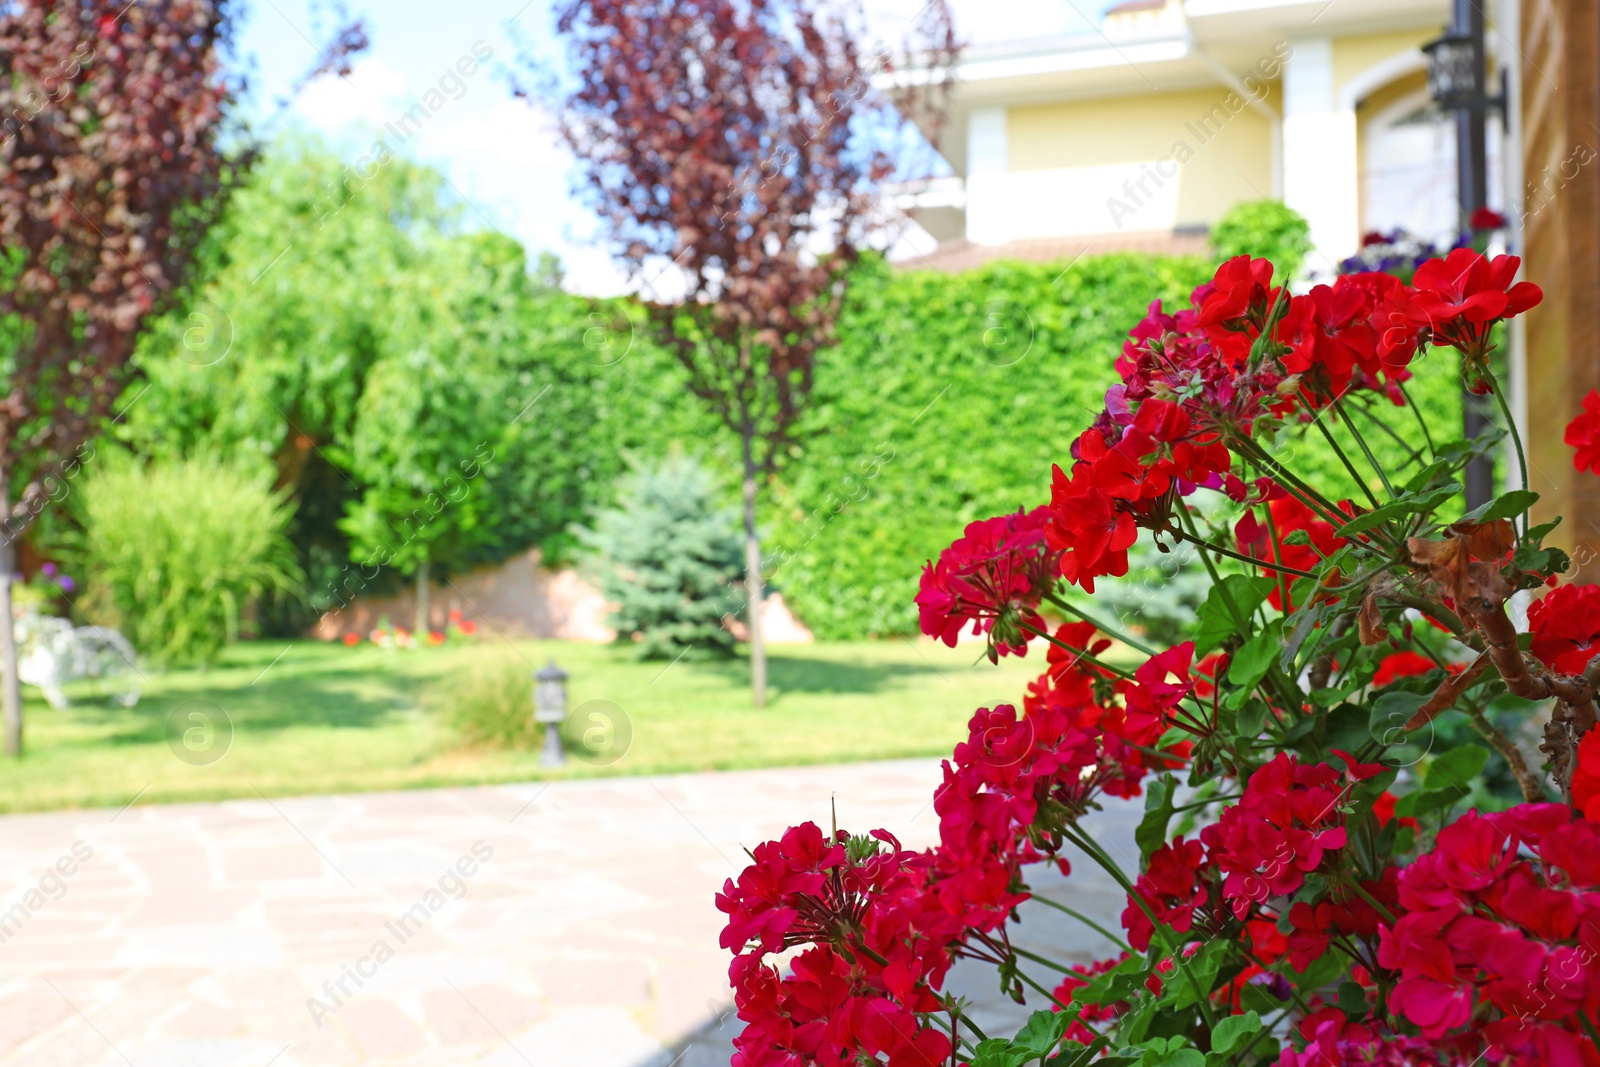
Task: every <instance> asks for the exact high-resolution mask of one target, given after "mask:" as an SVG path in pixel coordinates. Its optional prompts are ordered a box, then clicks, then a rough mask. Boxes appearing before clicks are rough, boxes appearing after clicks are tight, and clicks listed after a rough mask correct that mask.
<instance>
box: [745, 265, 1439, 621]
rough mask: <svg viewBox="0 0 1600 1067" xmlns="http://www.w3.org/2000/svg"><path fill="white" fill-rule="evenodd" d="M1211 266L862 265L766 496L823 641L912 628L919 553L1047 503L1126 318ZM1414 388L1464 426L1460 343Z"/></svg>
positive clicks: (778, 568)
mask: <svg viewBox="0 0 1600 1067" xmlns="http://www.w3.org/2000/svg"><path fill="white" fill-rule="evenodd" d="M1214 267H1215V265H1214V264H1213V263H1211V262H1210V261H1207V260H1202V259H1200V258H1197V257H1183V258H1177V257H1154V256H1145V255H1136V254H1116V255H1104V256H1094V257H1084V258H1081V259H1079V260H1077V261H1076V262H1074V263H1072V264H1071V265H1070V266H1069V265H1068V264H1066V263H1054V264H1035V263H1017V262H995V263H991V264H988V265H986V266H984V267H982V268H979V269H977V270H973V271H969V272H966V273H964V274H959V275H947V274H943V273H940V272H935V271H909V272H897V271H895V270H894V269H892V268H890V267H888V266H887V265H885V264H883V263H882V262H881V261H871V262H867V263H864V264H863V265H862V267H861V269H860V270H859V272H858V273H857V275H856V277H855V278H854V283H853V287H852V290H851V292H850V296H849V302H848V306H847V308H846V310H845V312H844V315H843V318H842V321H841V322H840V324H839V336H840V343H839V344H838V346H837V347H835V348H833V349H831V350H829V351H827V352H825V353H823V354H822V355H821V357H820V359H819V364H818V367H817V378H816V390H815V395H814V398H813V402H812V405H811V409H810V415H809V419H808V429H809V436H806V437H804V438H803V439H802V447H800V448H799V449H797V453H796V455H795V456H794V459H793V462H791V463H790V465H789V466H788V467H787V468H786V469H785V470H784V471H783V472H782V473H781V474H780V476H779V477H778V478H776V479H775V480H774V483H773V485H772V486H771V488H770V492H769V494H768V496H767V499H766V506H765V514H764V516H763V520H764V526H765V527H766V537H767V548H768V554H769V558H770V559H771V561H772V580H773V583H774V585H775V587H776V588H778V589H779V590H781V591H782V592H783V594H784V597H785V600H786V601H787V602H788V604H789V606H790V607H791V608H792V609H793V610H794V612H795V614H796V615H797V616H799V618H801V619H802V620H803V621H804V622H805V623H806V625H808V626H809V627H811V628H812V630H813V631H814V632H815V633H816V634H817V636H818V637H823V638H838V639H843V638H857V637H863V636H869V635H888V634H903V633H914V632H916V629H917V618H916V610H915V607H914V605H913V603H912V598H913V597H914V596H915V595H916V591H917V579H918V574H919V572H920V567H921V564H922V561H924V560H926V559H929V558H931V557H933V556H936V555H937V554H938V553H939V551H940V550H941V549H942V548H944V546H945V545H947V544H949V543H950V541H951V540H952V539H953V538H955V537H956V536H958V535H959V534H960V532H961V529H962V527H963V526H964V525H965V524H966V523H968V522H970V521H972V520H974V519H979V518H983V517H985V516H989V515H994V514H999V513H1000V512H1002V511H1006V510H1015V509H1016V508H1019V507H1035V506H1037V505H1039V504H1041V503H1044V502H1045V501H1046V500H1048V498H1049V490H1050V466H1051V464H1052V463H1053V462H1056V461H1058V460H1061V459H1063V458H1065V457H1066V456H1067V454H1068V449H1069V447H1070V445H1071V442H1072V440H1073V438H1075V437H1076V436H1077V435H1078V433H1080V432H1081V431H1082V430H1083V429H1084V428H1085V427H1086V426H1087V425H1088V423H1089V422H1090V421H1091V420H1092V419H1093V417H1094V416H1095V414H1096V413H1097V412H1098V411H1099V410H1100V408H1101V407H1102V406H1103V402H1104V395H1105V389H1106V387H1107V386H1108V385H1110V384H1112V383H1113V382H1114V381H1115V376H1114V372H1113V370H1112V364H1113V362H1114V360H1115V359H1116V356H1117V353H1118V352H1119V351H1120V348H1121V343H1122V340H1123V338H1124V336H1125V335H1126V333H1127V330H1128V329H1129V327H1131V326H1132V325H1134V323H1136V322H1138V321H1139V319H1141V318H1142V317H1143V316H1144V314H1145V312H1146V309H1147V307H1148V305H1149V303H1150V302H1151V301H1152V300H1154V299H1156V298H1158V297H1159V298H1160V299H1161V300H1163V301H1164V302H1165V304H1166V306H1167V307H1169V308H1170V307H1172V306H1174V304H1180V305H1186V304H1187V301H1188V296H1189V293H1190V291H1191V290H1192V289H1193V288H1194V286H1196V285H1197V284H1200V283H1201V282H1203V281H1205V280H1207V279H1208V278H1209V277H1210V276H1211V273H1212V271H1213V270H1214ZM1408 388H1409V389H1410V392H1411V395H1412V397H1413V398H1414V399H1415V400H1416V401H1417V402H1418V403H1419V404H1421V405H1423V406H1424V407H1425V408H1427V409H1428V410H1430V412H1433V413H1434V415H1433V417H1434V418H1437V419H1439V420H1440V421H1439V422H1438V423H1436V425H1457V426H1458V425H1460V399H1459V387H1458V385H1457V377H1456V369H1455V365H1454V360H1453V358H1452V356H1451V354H1449V353H1444V352H1435V353H1433V354H1431V355H1430V356H1429V357H1428V358H1427V359H1425V360H1423V361H1422V363H1421V365H1420V367H1419V370H1418V376H1417V379H1416V380H1415V381H1414V382H1413V383H1411V384H1410V385H1409V387H1408ZM1373 411H1374V414H1375V416H1377V417H1379V418H1381V419H1383V420H1384V422H1385V424H1386V425H1388V426H1389V427H1390V428H1391V429H1392V430H1393V431H1394V432H1395V433H1397V434H1398V435H1399V436H1400V437H1401V438H1403V439H1409V440H1413V441H1414V440H1416V439H1417V438H1418V431H1417V429H1416V420H1415V419H1414V418H1413V417H1412V414H1411V413H1410V412H1409V411H1406V410H1405V409H1403V408H1397V407H1393V406H1391V405H1389V404H1388V403H1387V402H1386V401H1382V400H1381V399H1380V401H1379V405H1378V406H1375V407H1374V409H1373ZM1330 421H1331V419H1330ZM1331 429H1332V430H1334V431H1335V432H1336V433H1337V435H1338V437H1339V439H1340V441H1341V442H1342V443H1343V444H1344V446H1345V449H1346V452H1347V454H1348V456H1349V458H1350V459H1351V461H1352V463H1353V464H1356V465H1357V470H1358V472H1362V473H1363V475H1364V476H1365V475H1366V474H1370V468H1369V467H1367V466H1366V464H1365V461H1364V459H1363V457H1362V456H1361V455H1360V453H1359V451H1357V450H1356V449H1355V448H1354V447H1353V444H1352V442H1351V440H1350V438H1349V435H1348V433H1347V431H1345V430H1344V429H1343V428H1342V426H1337V425H1336V426H1334V427H1332V428H1331ZM1363 430H1364V431H1367V436H1368V437H1369V438H1371V439H1372V440H1373V441H1374V444H1375V448H1376V450H1379V451H1381V452H1383V453H1385V455H1386V456H1387V457H1398V456H1400V455H1401V454H1402V453H1401V448H1400V446H1399V445H1398V444H1396V443H1394V442H1393V441H1392V440H1390V439H1389V438H1388V437H1387V435H1385V434H1384V433H1383V432H1382V431H1381V430H1372V429H1369V428H1368V427H1363ZM1298 437H1299V440H1298V442H1295V443H1286V444H1285V446H1284V447H1285V448H1290V447H1293V448H1296V449H1297V450H1299V449H1303V450H1304V452H1305V454H1304V455H1303V456H1302V457H1301V459H1300V460H1299V461H1298V465H1297V467H1296V469H1297V470H1299V471H1301V472H1303V473H1309V474H1311V475H1312V476H1314V477H1315V478H1316V479H1317V480H1318V481H1319V483H1320V484H1326V485H1329V486H1332V487H1334V489H1335V491H1337V492H1340V493H1341V494H1344V495H1350V496H1352V497H1355V498H1356V499H1358V500H1361V499H1363V498H1362V497H1360V496H1358V495H1357V494H1358V492H1359V489H1358V487H1357V486H1356V484H1355V481H1354V480H1353V479H1352V478H1351V476H1350V475H1349V473H1348V472H1347V470H1346V468H1345V466H1344V464H1343V463H1342V462H1341V461H1340V460H1339V459H1338V457H1337V455H1336V454H1335V453H1334V452H1333V451H1332V450H1331V449H1330V447H1329V446H1328V445H1327V444H1326V442H1325V441H1324V440H1322V439H1321V438H1322V435H1321V433H1320V432H1317V431H1314V430H1310V431H1301V432H1300V433H1299V434H1298ZM1386 462H1387V460H1386ZM1374 488H1377V487H1374ZM1379 491H1380V492H1381V490H1379Z"/></svg>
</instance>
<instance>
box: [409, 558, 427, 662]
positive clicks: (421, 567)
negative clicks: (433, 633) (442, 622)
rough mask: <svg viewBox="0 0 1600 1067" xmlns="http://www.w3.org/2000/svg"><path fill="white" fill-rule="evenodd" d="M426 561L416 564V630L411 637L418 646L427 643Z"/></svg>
mask: <svg viewBox="0 0 1600 1067" xmlns="http://www.w3.org/2000/svg"><path fill="white" fill-rule="evenodd" d="M431 629H432V627H431V626H429V625H428V561H427V560H423V561H422V562H421V563H419V564H417V629H416V632H415V633H414V634H413V635H412V636H414V637H415V638H416V639H417V642H418V644H423V645H425V644H427V643H428V631H429V630H431Z"/></svg>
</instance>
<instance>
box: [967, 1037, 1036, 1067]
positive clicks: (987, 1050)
mask: <svg viewBox="0 0 1600 1067" xmlns="http://www.w3.org/2000/svg"><path fill="white" fill-rule="evenodd" d="M1032 1058H1033V1057H1032V1056H1031V1055H1030V1054H1029V1053H1028V1051H1027V1050H1025V1049H1013V1048H1012V1047H1011V1042H1009V1041H1007V1040H1006V1039H1005V1038H1000V1037H991V1038H988V1039H987V1040H984V1041H980V1042H978V1051H977V1055H975V1056H973V1057H972V1067H1022V1065H1023V1064H1024V1063H1026V1062H1027V1061H1028V1060H1029V1059H1032Z"/></svg>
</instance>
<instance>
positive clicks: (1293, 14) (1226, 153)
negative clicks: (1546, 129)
mask: <svg viewBox="0 0 1600 1067" xmlns="http://www.w3.org/2000/svg"><path fill="white" fill-rule="evenodd" d="M1492 14H1493V12H1492ZM1448 21H1449V3H1448V0H1125V2H1123V3H1119V4H1116V5H1115V6H1113V7H1111V8H1110V9H1109V10H1108V11H1107V12H1106V13H1105V16H1104V18H1103V20H1101V21H1100V22H1098V23H1097V24H1096V25H1095V26H1094V27H1092V29H1089V30H1085V31H1083V32H1078V33H1074V34H1071V35H1068V36H1046V37H1040V38H1038V39H1034V40H1027V41H1012V42H998V43H987V44H980V45H975V46H972V47H969V48H968V49H967V50H966V51H965V52H964V53H963V55H962V57H961V58H960V60H959V62H958V63H957V65H956V70H955V83H954V87H953V90H952V97H951V113H950V116H949V119H948V122H947V125H946V127H945V129H944V131H943V134H942V135H941V137H940V148H941V152H942V154H943V155H944V156H945V158H946V159H947V160H948V162H949V164H950V168H951V171H952V172H953V175H952V176H951V177H949V178H945V179H941V180H936V181H933V182H929V183H926V184H925V185H924V186H922V187H921V188H920V189H919V190H917V191H916V192H915V193H914V194H912V203H913V205H914V209H913V214H914V216H915V217H916V219H917V221H918V222H919V223H920V224H921V225H922V226H923V228H924V229H926V230H927V231H928V233H929V234H930V235H932V236H933V237H934V238H935V239H936V240H937V241H938V247H937V249H935V250H932V251H927V250H924V252H925V254H924V255H922V256H919V257H916V259H917V261H918V262H923V265H933V266H939V267H943V268H945V269H960V268H963V267H966V266H970V265H973V264H975V263H977V262H981V261H983V260H986V259H990V258H995V257H998V256H1009V257H1015V258H1025V259H1052V258H1059V257H1063V256H1066V257H1070V256H1073V255H1076V254H1078V253H1080V252H1082V251H1084V250H1086V249H1092V250H1096V251H1109V250H1113V249H1118V248H1143V249H1150V250H1174V251H1176V250H1199V249H1200V248H1202V247H1203V246H1204V244H1205V235H1206V233H1207V231H1208V229H1209V228H1210V227H1211V226H1212V225H1213V224H1215V223H1216V221H1217V220H1218V219H1219V218H1220V217H1221V216H1222V214H1223V213H1224V212H1225V211H1227V209H1228V208H1229V207H1231V206H1232V205H1234V204H1236V203H1238V202H1240V201H1244V200H1257V199H1261V198H1264V197H1274V198H1277V199H1281V200H1283V201H1285V202H1286V203H1288V205H1289V206H1290V207H1292V208H1294V209H1295V210H1296V211H1298V212H1299V213H1300V214H1302V215H1304V216H1305V217H1306V218H1307V219H1308V220H1309V221H1310V223H1311V229H1312V237H1313V240H1314V241H1315V244H1316V248H1317V253H1316V254H1315V255H1314V257H1313V260H1312V261H1311V262H1309V263H1308V266H1309V267H1311V268H1312V269H1328V268H1330V267H1331V265H1332V264H1333V263H1334V262H1337V260H1339V259H1340V258H1343V257H1345V256H1348V255H1350V254H1351V253H1352V252H1353V251H1354V250H1355V249H1356V248H1357V247H1358V245H1359V243H1360V239H1361V235H1362V234H1363V233H1364V232H1366V231H1369V230H1390V229H1393V228H1396V227H1405V228H1406V229H1408V230H1410V231H1412V232H1413V233H1418V234H1421V235H1424V236H1430V237H1431V236H1442V235H1444V234H1446V233H1448V232H1450V231H1451V230H1452V229H1453V228H1454V227H1455V225H1456V207H1455V200H1456V192H1455V162H1454V155H1455V151H1454V145H1455V134H1454V127H1453V126H1452V125H1451V124H1450V123H1449V121H1448V120H1447V119H1446V118H1444V117H1442V116H1440V115H1439V114H1438V112H1437V111H1436V110H1435V109H1434V108H1433V107H1432V106H1431V104H1430V102H1429V98H1428V93H1427V85H1426V63H1425V57H1424V55H1423V53H1422V51H1421V50H1420V46H1421V45H1422V44H1424V43H1425V42H1427V41H1429V40H1431V39H1433V38H1435V37H1437V36H1439V35H1440V33H1441V32H1442V31H1443V29H1444V27H1445V25H1446V24H1447V23H1448ZM1490 36H1491V53H1492V52H1493V51H1494V44H1495V43H1498V42H1497V40H1496V34H1494V33H1493V32H1491V35H1490ZM1507 47H1509V46H1507ZM1492 125H1493V126H1494V127H1495V128H1494V129H1492V130H1491V134H1490V169H1491V171H1492V172H1494V175H1495V176H1494V177H1492V178H1491V190H1492V191H1493V192H1492V195H1491V203H1493V204H1502V203H1503V198H1501V196H1500V195H1499V191H1500V190H1501V189H1503V188H1505V187H1507V183H1506V182H1505V181H1504V176H1503V175H1500V174H1499V165H1500V157H1501V155H1502V153H1501V152H1500V151H1499V139H1500V138H1499V129H1498V126H1499V124H1498V122H1493V123H1492ZM1510 187H1512V188H1515V187H1516V186H1515V184H1514V183H1513V184H1512V185H1511V186H1510ZM907 265H908V266H911V265H915V263H908V264H907Z"/></svg>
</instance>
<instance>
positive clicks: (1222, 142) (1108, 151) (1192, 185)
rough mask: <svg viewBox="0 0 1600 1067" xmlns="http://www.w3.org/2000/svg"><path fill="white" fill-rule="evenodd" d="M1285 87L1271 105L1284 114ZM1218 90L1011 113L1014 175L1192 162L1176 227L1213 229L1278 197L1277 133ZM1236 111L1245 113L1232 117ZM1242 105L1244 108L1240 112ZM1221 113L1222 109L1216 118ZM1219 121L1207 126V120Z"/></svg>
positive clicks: (1134, 169) (1183, 175)
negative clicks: (1232, 213) (1245, 204)
mask: <svg viewBox="0 0 1600 1067" xmlns="http://www.w3.org/2000/svg"><path fill="white" fill-rule="evenodd" d="M1277 93H1278V88H1277V86H1276V85H1274V86H1272V89H1271V92H1270V93H1269V95H1268V96H1267V98H1266V100H1265V103H1266V104H1267V106H1268V107H1270V108H1272V109H1273V110H1274V111H1276V110H1278V104H1279V101H1278V99H1277ZM1229 95H1230V93H1229V90H1227V89H1224V88H1222V87H1221V86H1218V87H1216V88H1210V89H1196V90H1191V91H1186V92H1178V93H1161V94H1150V95H1144V96H1135V97H1114V98H1109V99H1100V100H1083V101H1074V102H1071V103H1061V104H1041V105H1033V106H1028V107H1016V108H1011V109H1010V110H1009V111H1008V112H1007V122H1006V139H1007V152H1008V156H1009V164H1010V169H1011V170H1013V171H1030V170H1031V171H1038V170H1070V169H1073V168H1078V167H1104V166H1117V165H1126V166H1128V167H1129V173H1130V174H1134V175H1136V174H1137V173H1138V171H1139V167H1140V164H1143V163H1150V162H1153V161H1155V160H1159V159H1162V158H1163V157H1173V156H1179V157H1181V154H1182V151H1181V149H1180V148H1179V147H1178V146H1179V145H1180V144H1181V145H1184V146H1187V148H1188V150H1189V151H1191V152H1192V157H1191V158H1190V159H1189V160H1188V161H1187V162H1186V163H1184V164H1183V165H1182V167H1181V169H1180V170H1179V172H1178V175H1177V177H1176V178H1175V179H1173V180H1175V181H1177V182H1178V183H1179V184H1178V198H1177V199H1178V208H1177V219H1176V222H1177V223H1178V224H1179V225H1189V224H1194V223H1213V222H1216V221H1217V219H1218V218H1220V217H1221V216H1222V214H1223V212H1225V211H1226V210H1227V209H1228V208H1230V207H1232V206H1233V205H1234V204H1236V203H1238V202H1239V201H1241V200H1254V199H1257V198H1259V197H1262V196H1271V195H1272V129H1271V126H1270V125H1269V124H1268V122H1267V119H1266V117H1265V116H1264V115H1262V114H1261V113H1260V112H1258V111H1256V110H1255V108H1254V107H1253V106H1251V105H1250V104H1248V102H1244V101H1242V99H1241V98H1239V97H1237V96H1235V97H1234V99H1233V100H1232V101H1229V100H1227V98H1228V97H1229ZM1230 104H1231V105H1235V106H1238V110H1237V113H1233V114H1230V111H1231V108H1230ZM1239 105H1242V106H1239ZM1213 109H1216V110H1215V111H1213ZM1208 115H1212V116H1213V117H1212V118H1211V120H1210V122H1209V123H1208V124H1206V125H1205V126H1202V120H1203V119H1205V118H1206V116H1208Z"/></svg>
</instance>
